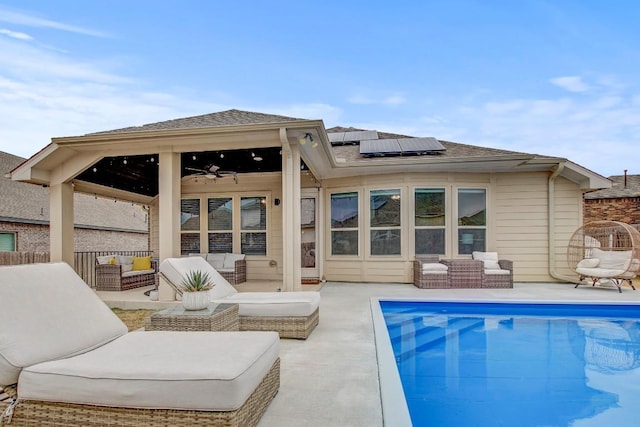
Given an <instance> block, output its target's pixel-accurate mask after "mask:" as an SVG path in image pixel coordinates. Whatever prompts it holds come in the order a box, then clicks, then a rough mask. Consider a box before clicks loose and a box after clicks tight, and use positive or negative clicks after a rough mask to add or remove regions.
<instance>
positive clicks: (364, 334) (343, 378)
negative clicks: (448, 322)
mask: <svg viewBox="0 0 640 427" xmlns="http://www.w3.org/2000/svg"><path fill="white" fill-rule="evenodd" d="M255 286H257V287H261V286H266V285H259V284H256V285H255ZM255 286H254V287H253V288H255ZM573 286H574V285H572V284H551V283H540V284H534V283H527V284H522V283H517V284H515V285H514V288H513V289H417V288H415V287H414V286H413V285H410V284H375V283H340V282H328V283H326V284H324V286H322V288H321V290H320V292H321V295H322V302H321V307H320V324H319V325H318V327H317V328H316V329H315V331H314V332H313V333H312V334H311V336H310V337H309V338H308V339H307V340H305V341H299V340H288V339H283V340H281V341H280V343H281V351H280V358H281V386H280V391H279V392H278V394H277V396H276V397H275V399H274V400H273V402H272V403H271V405H270V406H269V408H268V409H267V412H266V413H265V415H264V416H263V417H262V419H261V421H260V423H259V427H276V426H277V427H294V426H295V427H300V426H309V427H325V426H341V427H342V426H345V427H346V426H367V427H375V426H382V425H383V416H382V407H381V400H380V387H379V380H378V365H377V358H376V348H375V341H374V332H373V327H372V320H371V308H370V299H371V297H388V298H420V299H432V300H518V301H563V302H568V301H577V302H579V301H599V302H633V303H640V290H638V291H633V290H631V288H628V287H624V288H623V292H622V293H618V290H617V289H616V288H604V287H596V288H593V287H591V286H584V285H583V286H580V287H579V288H577V289H574V287H573ZM247 288H252V286H250V285H247ZM267 289H268V288H267ZM305 289H308V288H307V287H306V286H305ZM138 293H141V292H140V291H139V290H138ZM121 297H123V296H121ZM108 303H109V304H110V305H113V304H114V301H111V302H108Z"/></svg>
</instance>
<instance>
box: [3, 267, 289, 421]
mask: <svg viewBox="0 0 640 427" xmlns="http://www.w3.org/2000/svg"><path fill="white" fill-rule="evenodd" d="M0 325H2V327H1V328H0V387H2V389H3V391H4V392H5V393H7V394H9V396H11V397H12V400H11V401H9V402H0V416H1V417H2V419H1V420H0V425H2V424H3V423H5V424H9V425H17V426H22V425H28V426H41V425H52V426H53V425H55V426H58V425H74V426H97V425H100V426H104V425H113V426H125V425H126V426H134V425H171V426H204V425H224V426H238V427H240V426H242V427H244V426H254V425H256V424H257V423H258V420H259V419H260V417H261V416H262V414H263V413H264V411H265V410H266V408H267V406H268V405H269V402H270V401H271V400H272V399H273V397H274V396H275V394H276V393H277V392H278V389H279V384H280V362H279V360H280V359H279V344H280V340H279V339H278V334H276V333H274V332H145V331H136V332H127V327H126V326H125V325H124V324H123V323H122V321H120V319H119V318H118V317H117V316H116V315H115V314H113V312H112V311H111V310H110V309H109V308H108V307H107V306H106V305H105V304H104V303H103V302H102V301H101V300H100V299H99V298H98V297H97V296H96V294H95V292H94V291H92V290H91V289H90V288H89V286H87V284H86V283H84V281H83V280H82V279H81V278H80V277H79V276H78V275H77V274H76V273H75V272H74V271H73V269H72V268H71V267H70V266H69V265H67V264H65V263H51V264H31V265H19V266H10V267H0Z"/></svg>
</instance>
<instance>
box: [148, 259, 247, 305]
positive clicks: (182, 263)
mask: <svg viewBox="0 0 640 427" xmlns="http://www.w3.org/2000/svg"><path fill="white" fill-rule="evenodd" d="M196 270H200V271H204V272H207V273H209V277H210V278H211V280H213V283H214V284H215V286H214V287H213V289H212V290H210V291H209V293H210V295H211V298H212V299H216V300H217V299H221V298H225V297H227V296H229V295H233V294H235V293H237V292H238V291H236V289H235V288H234V287H233V286H231V284H230V283H229V282H228V281H227V279H225V278H224V277H222V276H221V275H220V273H218V272H217V271H216V270H215V269H214V268H212V267H211V265H210V264H209V263H208V262H207V261H205V260H204V259H203V258H202V257H199V256H192V257H186V258H167V259H165V260H164V261H162V263H161V264H160V272H161V273H162V274H163V275H164V276H165V277H166V278H167V280H169V281H170V282H171V283H172V284H173V285H174V286H177V287H179V286H180V285H181V284H182V281H183V280H184V278H185V277H186V274H187V273H188V272H190V271H196Z"/></svg>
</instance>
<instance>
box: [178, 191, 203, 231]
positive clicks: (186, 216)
mask: <svg viewBox="0 0 640 427" xmlns="http://www.w3.org/2000/svg"><path fill="white" fill-rule="evenodd" d="M180 229H181V230H182V231H185V230H200V200H199V199H183V200H181V201H180Z"/></svg>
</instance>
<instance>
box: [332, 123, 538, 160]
mask: <svg viewBox="0 0 640 427" xmlns="http://www.w3.org/2000/svg"><path fill="white" fill-rule="evenodd" d="M363 130H366V129H357V128H353V127H348V128H347V127H341V126H336V127H332V128H330V129H327V133H334V132H358V131H363ZM378 138H379V139H385V138H414V137H413V136H406V135H399V134H394V133H387V132H380V131H378ZM438 141H440V143H441V144H442V145H443V146H444V147H445V148H446V150H445V151H443V152H440V153H438V154H434V156H437V157H439V158H460V157H485V156H497V155H511V154H525V155H527V154H530V153H522V152H517V151H508V150H501V149H498V148H486V147H479V146H476V145H467V144H460V143H457V142H450V141H443V140H438ZM332 148H333V152H334V153H335V155H336V157H339V158H343V159H344V160H345V161H347V162H359V161H361V162H367V161H371V159H370V158H367V157H363V156H362V155H361V154H360V146H359V145H357V144H354V145H335V146H333V147H332ZM376 159H379V158H376Z"/></svg>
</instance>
